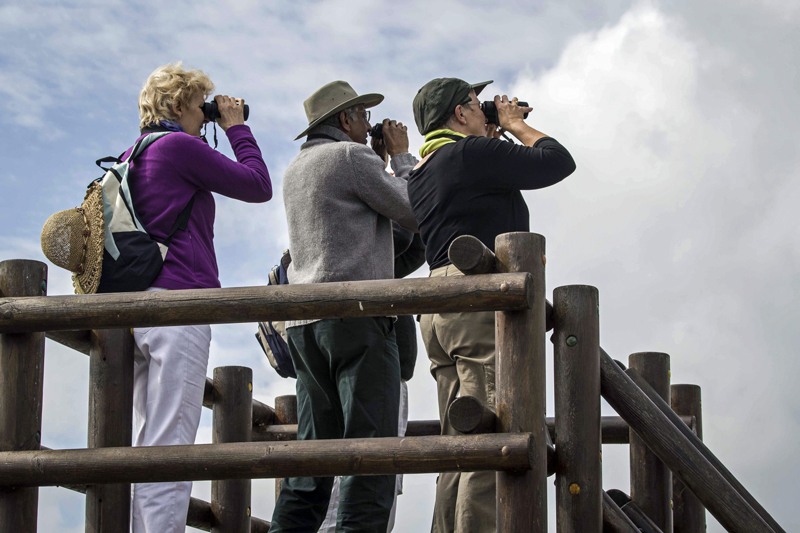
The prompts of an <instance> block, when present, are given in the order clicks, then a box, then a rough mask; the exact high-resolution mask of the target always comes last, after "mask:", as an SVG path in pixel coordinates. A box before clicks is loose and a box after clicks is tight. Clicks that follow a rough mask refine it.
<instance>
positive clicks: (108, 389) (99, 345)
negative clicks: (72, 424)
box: [86, 329, 134, 533]
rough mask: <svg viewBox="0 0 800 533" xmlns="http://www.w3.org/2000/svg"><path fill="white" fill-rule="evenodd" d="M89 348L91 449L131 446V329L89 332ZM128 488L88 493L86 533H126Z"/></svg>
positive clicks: (95, 488)
mask: <svg viewBox="0 0 800 533" xmlns="http://www.w3.org/2000/svg"><path fill="white" fill-rule="evenodd" d="M89 339H90V348H89V432H88V439H87V446H88V447H89V448H116V447H120V446H130V445H131V438H132V431H133V430H132V427H133V349H134V343H133V335H131V332H130V329H107V330H96V331H92V332H91V334H90V336H89ZM130 512H131V486H130V483H119V484H114V485H106V484H103V485H90V486H88V487H87V488H86V532H87V533H126V532H127V531H128V529H129V528H130Z"/></svg>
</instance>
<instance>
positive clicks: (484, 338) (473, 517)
mask: <svg viewBox="0 0 800 533" xmlns="http://www.w3.org/2000/svg"><path fill="white" fill-rule="evenodd" d="M444 276H463V274H462V273H461V272H460V271H459V270H458V269H457V268H456V267H454V266H453V265H448V266H444V267H441V268H437V269H435V270H433V271H431V277H444ZM494 324H495V321H494V313H493V312H482V313H444V314H440V315H422V317H421V319H420V330H421V331H422V340H423V342H424V343H425V348H426V350H427V351H428V358H429V359H430V360H431V374H433V377H434V379H435V380H436V387H437V392H438V396H439V418H440V420H441V423H442V435H458V434H459V433H458V432H457V431H456V430H454V429H453V428H452V427H451V426H450V423H449V421H448V419H447V408H448V406H449V405H450V404H451V403H452V402H453V400H455V399H456V397H458V396H474V397H475V398H477V399H478V400H480V401H481V402H482V403H483V404H484V405H487V406H489V407H490V408H492V409H493V408H494V391H495V389H494V370H495V365H494V361H495V358H494V353H495V348H494V335H495V333H494V332H495V325H494ZM495 487H496V473H495V472H491V471H490V472H449V473H442V474H439V480H438V481H437V483H436V503H435V506H434V511H433V533H494V532H495V531H496V530H497V525H496V518H495V509H496V502H495V498H496V496H495Z"/></svg>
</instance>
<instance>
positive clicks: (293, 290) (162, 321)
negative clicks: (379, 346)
mask: <svg viewBox="0 0 800 533" xmlns="http://www.w3.org/2000/svg"><path fill="white" fill-rule="evenodd" d="M532 302H533V281H532V278H531V275H530V274H528V273H524V272H520V273H507V274H487V275H483V276H470V277H443V278H413V279H402V280H374V281H352V282H349V281H348V282H337V283H319V284H307V285H305V284H302V285H278V286H274V285H268V286H265V287H235V288H227V289H191V290H182V291H156V292H123V293H115V294H92V295H76V296H46V297H43V296H29V297H17V298H0V333H27V332H36V331H57V330H82V329H106V328H121V327H125V328H131V327H159V326H181V325H193V324H232V323H238V322H256V321H259V320H263V321H266V320H309V319H327V318H348V317H369V316H394V315H415V314H420V313H422V314H428V313H450V312H469V311H500V310H502V311H520V310H525V309H530V307H531V305H532Z"/></svg>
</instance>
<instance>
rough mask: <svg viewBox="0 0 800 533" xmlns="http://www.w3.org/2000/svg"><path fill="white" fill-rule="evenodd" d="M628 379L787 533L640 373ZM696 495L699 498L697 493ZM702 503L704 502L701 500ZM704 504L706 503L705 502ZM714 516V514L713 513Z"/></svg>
mask: <svg viewBox="0 0 800 533" xmlns="http://www.w3.org/2000/svg"><path fill="white" fill-rule="evenodd" d="M628 377H629V378H630V380H631V381H632V382H633V383H634V384H635V385H636V386H638V387H639V389H640V390H641V391H642V392H643V393H644V394H645V396H647V397H648V398H649V399H650V401H652V402H653V404H655V406H656V407H657V408H658V409H659V410H660V411H661V412H662V413H663V414H664V416H666V417H667V419H668V420H669V421H670V422H672V424H673V426H674V427H676V428H677V429H678V431H679V432H680V433H681V434H682V435H683V436H684V437H686V439H688V441H689V442H691V443H692V444H693V445H694V447H695V448H696V449H697V450H698V451H699V452H700V453H701V454H702V456H703V457H704V458H705V459H706V460H707V461H708V462H709V463H710V464H711V466H712V467H713V468H715V469H716V470H717V471H718V472H719V473H720V475H722V477H723V478H724V479H725V481H727V482H728V483H729V484H730V486H731V487H733V489H734V490H735V491H736V492H737V493H738V494H739V495H740V496H741V497H742V498H743V499H744V501H745V502H746V504H747V505H749V506H750V507H751V508H752V509H754V510H755V512H756V513H758V515H759V516H761V518H762V519H763V520H764V522H766V523H767V524H768V525H769V527H771V528H772V530H773V531H774V532H775V533H786V532H785V531H784V529H783V528H782V527H781V526H780V525H779V524H778V523H777V522H776V521H775V519H774V518H772V516H770V514H769V513H768V512H767V510H766V509H764V507H762V506H761V504H760V503H758V500H756V499H755V498H754V497H753V495H752V494H750V492H749V491H748V490H747V489H746V488H745V487H744V485H742V484H741V483H740V482H739V480H738V479H736V476H734V475H733V474H732V473H731V471H730V470H728V468H727V467H726V466H725V465H724V464H722V461H720V460H719V459H717V456H716V455H714V453H713V452H712V451H711V450H709V449H708V447H707V446H706V445H705V444H704V443H703V441H702V440H700V439H699V438H698V437H697V435H695V433H694V432H693V431H692V430H691V429H690V427H689V426H687V425H686V424H680V423H678V419H679V417H678V415H677V414H676V413H675V411H673V410H672V409H671V408H670V406H669V404H667V403H666V402H665V401H664V400H663V399H661V397H660V396H659V395H658V394H657V393H656V392H655V391H654V390H653V388H652V387H650V385H649V384H648V383H647V381H645V380H644V379H642V377H641V376H639V375H638V373H636V372H635V371H634V372H631V373H629V374H628ZM674 474H675V472H674V471H673V477H674ZM684 485H688V483H686V482H685V481H684ZM690 490H692V491H693V492H694V490H693V489H691V487H690ZM695 495H697V496H699V495H698V494H697V493H696V492H695ZM701 501H703V500H702V499H701ZM703 503H705V502H704V501H703ZM706 507H708V508H709V510H711V509H710V507H709V506H708V504H706ZM712 514H714V513H713V512H712Z"/></svg>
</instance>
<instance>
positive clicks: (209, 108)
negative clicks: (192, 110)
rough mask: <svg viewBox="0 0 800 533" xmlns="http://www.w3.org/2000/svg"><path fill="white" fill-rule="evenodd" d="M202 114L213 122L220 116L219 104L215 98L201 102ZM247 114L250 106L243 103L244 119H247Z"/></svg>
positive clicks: (248, 114)
mask: <svg viewBox="0 0 800 533" xmlns="http://www.w3.org/2000/svg"><path fill="white" fill-rule="evenodd" d="M203 114H204V115H205V116H206V118H207V119H208V120H210V121H211V122H215V121H216V120H217V119H218V118H220V117H221V116H222V115H220V114H219V106H218V105H217V102H216V101H215V100H211V101H210V102H206V103H204V104H203ZM249 116H250V106H249V105H247V104H244V119H245V120H247V117H249Z"/></svg>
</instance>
